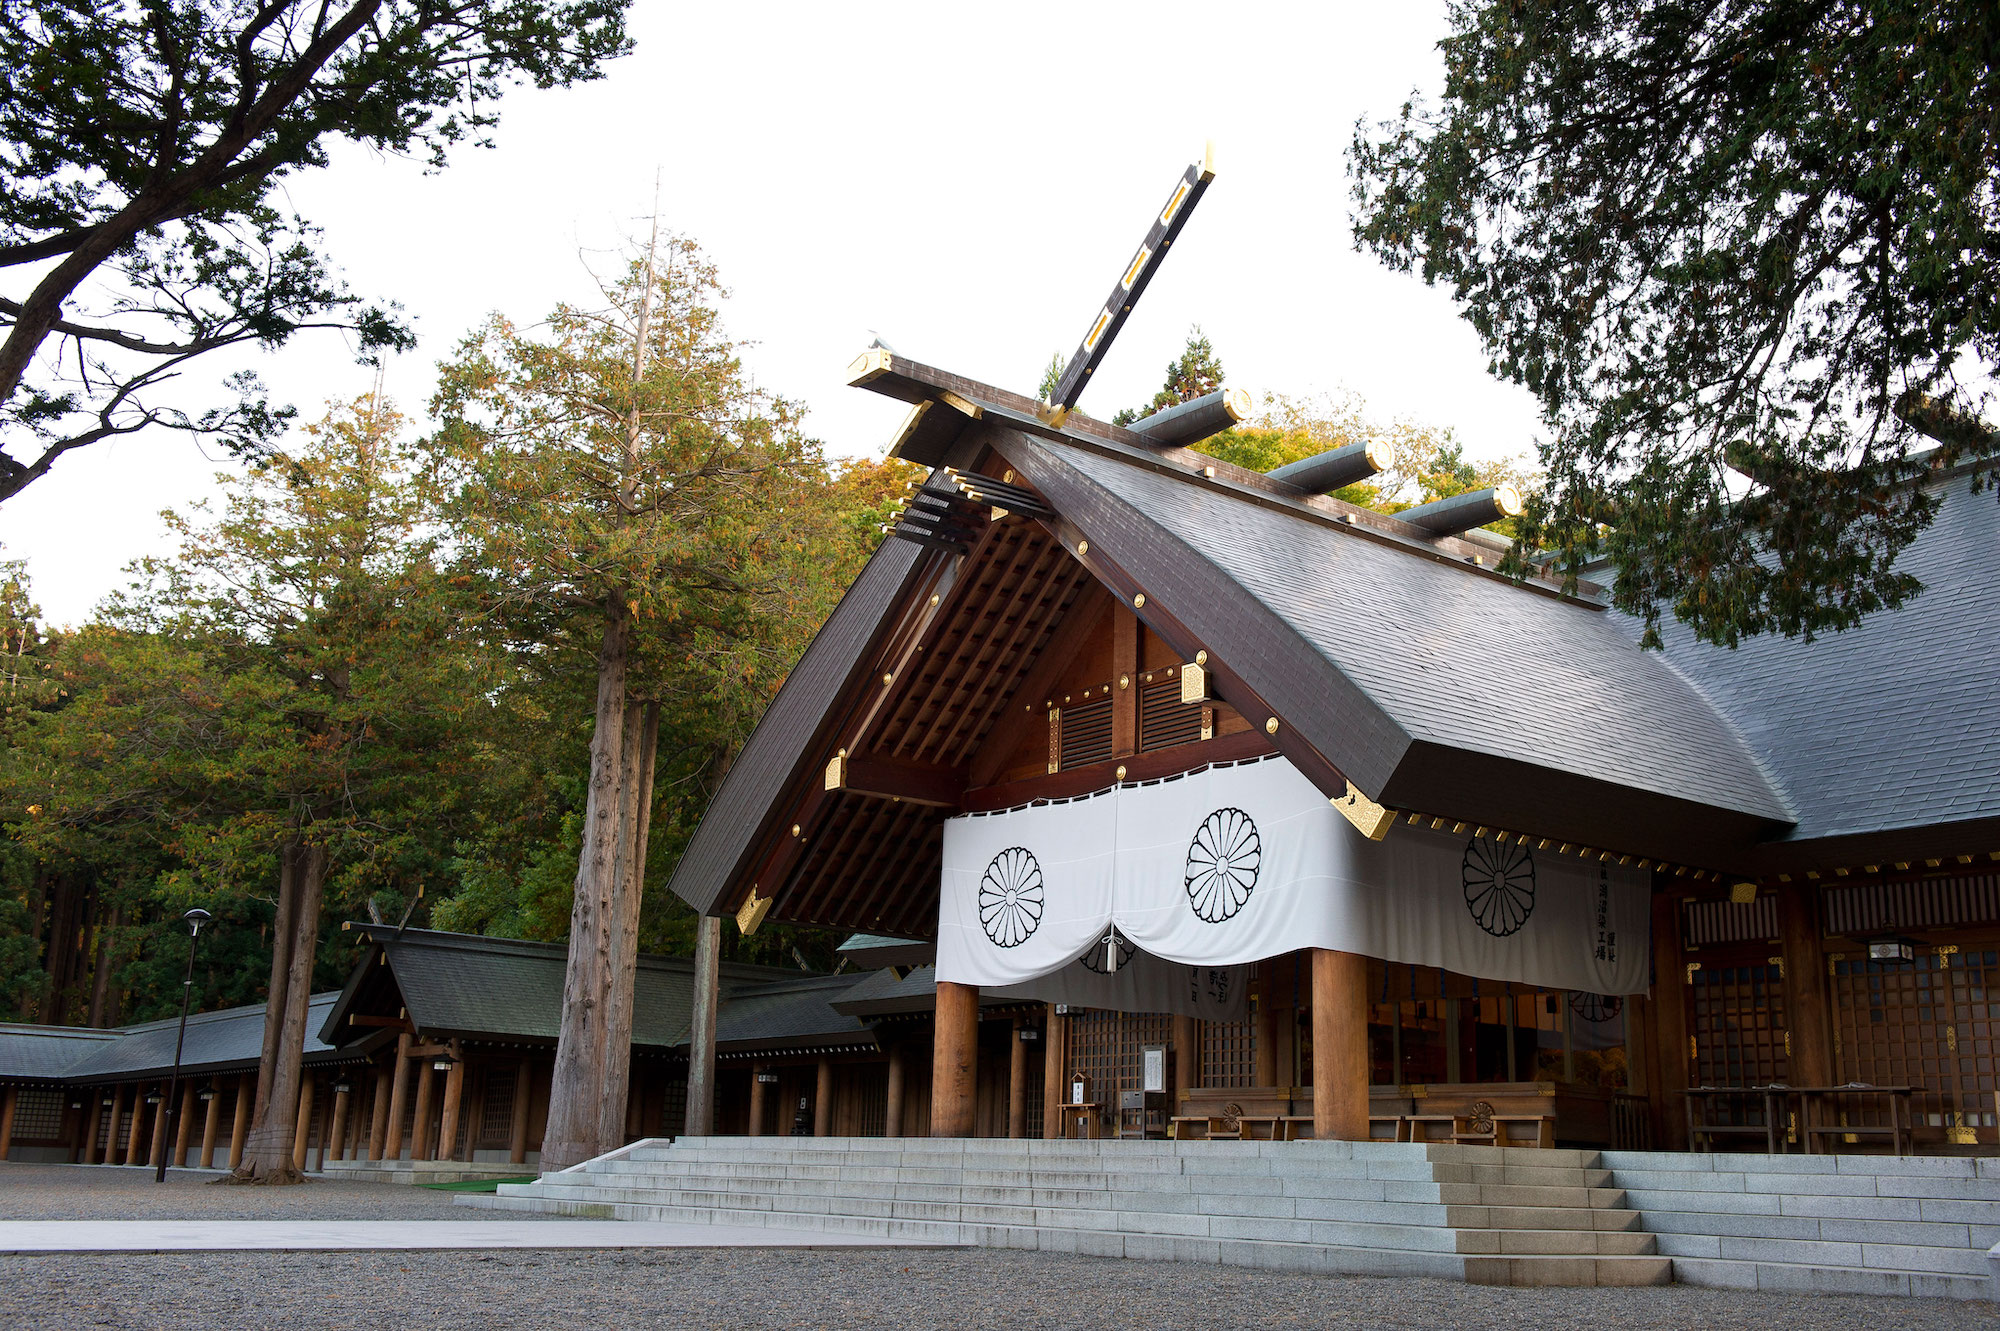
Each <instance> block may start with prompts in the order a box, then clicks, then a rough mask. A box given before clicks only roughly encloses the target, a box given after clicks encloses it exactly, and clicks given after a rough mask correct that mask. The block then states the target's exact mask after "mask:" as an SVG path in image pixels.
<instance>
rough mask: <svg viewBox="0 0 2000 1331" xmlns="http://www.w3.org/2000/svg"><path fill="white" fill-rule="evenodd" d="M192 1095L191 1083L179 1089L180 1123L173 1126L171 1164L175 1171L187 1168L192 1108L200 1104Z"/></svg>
mask: <svg viewBox="0 0 2000 1331" xmlns="http://www.w3.org/2000/svg"><path fill="white" fill-rule="evenodd" d="M194 1094H195V1084H194V1083H193V1082H189V1083H188V1084H187V1085H185V1086H183V1087H181V1114H180V1122H178V1123H176V1124H175V1125H174V1158H173V1160H172V1162H171V1163H172V1164H173V1166H174V1168H176V1169H186V1168H187V1163H188V1141H189V1139H190V1138H192V1137H193V1136H194V1107H195V1106H196V1105H197V1104H199V1103H200V1101H198V1100H196V1099H195V1098H194Z"/></svg>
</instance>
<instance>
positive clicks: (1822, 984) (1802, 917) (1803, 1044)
mask: <svg viewBox="0 0 2000 1331" xmlns="http://www.w3.org/2000/svg"><path fill="white" fill-rule="evenodd" d="M1821 939H1822V934H1821V931H1820V923H1819V891H1818V889H1816V888H1814V887H1811V886H1809V885H1808V884H1805V883H1783V884H1780V885H1779V887H1778V948H1779V951H1780V952H1781V953H1782V954H1783V956H1784V962H1783V967H1784V972H1785V975H1784V986H1785V1020H1786V1022H1787V1023H1788V1024H1789V1026H1790V1028H1791V1029H1790V1030H1789V1032H1788V1033H1787V1040H1788V1042H1789V1044H1790V1046H1791V1063H1790V1073H1789V1078H1788V1079H1789V1080H1790V1082H1791V1084H1792V1085H1794V1086H1832V1085H1834V1073H1835V1068H1834V1059H1833V1016H1832V1013H1831V1011H1830V1010H1829V1004H1828V1001H1827V992H1826V981H1827V975H1826V949H1825V947H1824V945H1823V944H1822V942H1821Z"/></svg>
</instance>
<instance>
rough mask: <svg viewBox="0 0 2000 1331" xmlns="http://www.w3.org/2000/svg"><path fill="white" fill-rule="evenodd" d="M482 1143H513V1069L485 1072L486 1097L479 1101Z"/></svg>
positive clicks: (510, 1144) (495, 1069)
mask: <svg viewBox="0 0 2000 1331" xmlns="http://www.w3.org/2000/svg"><path fill="white" fill-rule="evenodd" d="M479 1144H480V1145H481V1146H512V1145H513V1144H514V1069H512V1068H493V1069H489V1070H488V1071H487V1073H486V1094H485V1095H484V1096H483V1097H482V1098H481V1099H480V1101H479Z"/></svg>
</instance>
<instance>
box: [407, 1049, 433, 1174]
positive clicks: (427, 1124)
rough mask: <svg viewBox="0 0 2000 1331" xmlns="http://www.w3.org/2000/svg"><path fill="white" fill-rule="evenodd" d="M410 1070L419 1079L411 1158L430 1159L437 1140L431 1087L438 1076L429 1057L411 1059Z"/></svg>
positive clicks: (411, 1141) (411, 1130) (411, 1127)
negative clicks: (432, 1126)
mask: <svg viewBox="0 0 2000 1331" xmlns="http://www.w3.org/2000/svg"><path fill="white" fill-rule="evenodd" d="M410 1071H411V1074H412V1075H413V1076H415V1077H416V1079H417V1116H416V1120H415V1121H414V1122H412V1123H411V1124H410V1159H412V1160H428V1159H430V1158H431V1143H432V1142H433V1141H435V1140H436V1138H435V1137H433V1136H432V1135H431V1095H432V1090H431V1088H432V1086H433V1084H434V1083H435V1082H436V1081H437V1077H436V1075H435V1071H434V1069H433V1068H432V1067H431V1061H430V1060H429V1059H428V1058H413V1059H411V1060H410Z"/></svg>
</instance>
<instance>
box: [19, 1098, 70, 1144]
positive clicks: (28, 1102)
mask: <svg viewBox="0 0 2000 1331" xmlns="http://www.w3.org/2000/svg"><path fill="white" fill-rule="evenodd" d="M62 1114H63V1093H62V1092H61V1091H59V1090H51V1089H49V1088H48V1087H46V1086H24V1087H22V1088H21V1089H20V1090H18V1091H16V1092H14V1139H15V1140H16V1141H29V1142H49V1141H57V1140H60V1139H61V1137H62Z"/></svg>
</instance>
